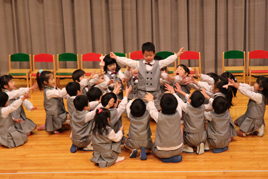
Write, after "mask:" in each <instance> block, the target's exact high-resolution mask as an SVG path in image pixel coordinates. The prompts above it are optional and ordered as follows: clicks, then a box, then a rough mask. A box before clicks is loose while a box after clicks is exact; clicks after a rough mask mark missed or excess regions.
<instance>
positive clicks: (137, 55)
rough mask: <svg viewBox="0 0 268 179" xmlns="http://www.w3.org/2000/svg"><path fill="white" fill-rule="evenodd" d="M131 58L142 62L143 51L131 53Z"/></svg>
mask: <svg viewBox="0 0 268 179" xmlns="http://www.w3.org/2000/svg"><path fill="white" fill-rule="evenodd" d="M129 58H130V59H132V60H142V59H144V57H143V54H142V51H141V50H138V51H134V52H131V53H129Z"/></svg>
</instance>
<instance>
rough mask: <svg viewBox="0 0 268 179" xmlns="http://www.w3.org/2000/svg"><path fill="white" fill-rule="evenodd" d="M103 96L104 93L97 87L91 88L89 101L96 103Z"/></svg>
mask: <svg viewBox="0 0 268 179" xmlns="http://www.w3.org/2000/svg"><path fill="white" fill-rule="evenodd" d="M101 95H102V91H101V90H100V89H99V88H97V87H91V88H90V89H89V90H88V92H87V99H88V101H89V102H90V101H95V100H96V99H97V100H99V99H100V97H101Z"/></svg>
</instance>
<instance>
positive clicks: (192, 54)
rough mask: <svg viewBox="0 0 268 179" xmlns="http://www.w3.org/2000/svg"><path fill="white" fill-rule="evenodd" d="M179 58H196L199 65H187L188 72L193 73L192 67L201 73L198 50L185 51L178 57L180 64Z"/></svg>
mask: <svg viewBox="0 0 268 179" xmlns="http://www.w3.org/2000/svg"><path fill="white" fill-rule="evenodd" d="M181 60H198V64H199V66H188V68H190V69H191V70H190V74H193V73H194V68H196V70H198V71H199V72H200V73H201V55H200V52H195V51H185V52H184V53H183V54H182V55H181V56H180V57H179V58H178V64H180V61H181Z"/></svg>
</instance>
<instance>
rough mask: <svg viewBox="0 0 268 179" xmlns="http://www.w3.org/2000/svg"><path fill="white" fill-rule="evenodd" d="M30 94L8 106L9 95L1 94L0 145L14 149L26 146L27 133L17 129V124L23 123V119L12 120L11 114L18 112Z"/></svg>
mask: <svg viewBox="0 0 268 179" xmlns="http://www.w3.org/2000/svg"><path fill="white" fill-rule="evenodd" d="M29 97H30V96H29V94H24V95H23V97H21V98H20V99H17V100H16V101H14V102H13V103H12V104H11V105H8V95H7V94H6V93H5V92H0V144H1V145H3V146H5V147H8V148H14V147H18V146H20V145H22V144H24V143H25V142H26V141H27V135H26V133H25V132H24V131H23V130H21V129H17V128H16V127H15V123H20V122H22V119H12V116H11V113H12V112H13V111H15V110H17V109H18V108H19V107H20V106H21V104H22V102H23V101H24V100H25V99H27V98H29Z"/></svg>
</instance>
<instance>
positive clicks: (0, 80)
mask: <svg viewBox="0 0 268 179" xmlns="http://www.w3.org/2000/svg"><path fill="white" fill-rule="evenodd" d="M12 79H13V77H12V76H11V75H3V76H1V78H0V85H1V91H2V89H5V87H4V86H5V85H7V86H8V82H9V81H10V80H12Z"/></svg>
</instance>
